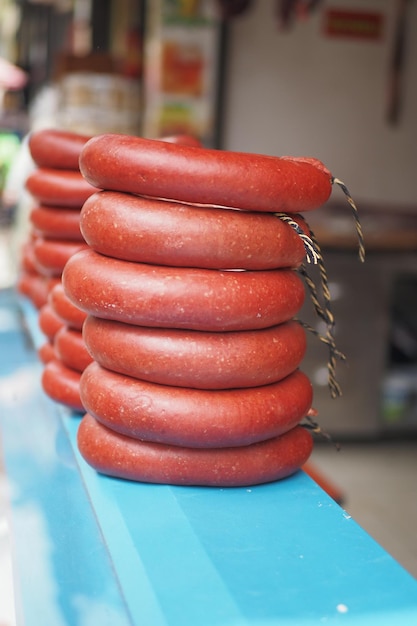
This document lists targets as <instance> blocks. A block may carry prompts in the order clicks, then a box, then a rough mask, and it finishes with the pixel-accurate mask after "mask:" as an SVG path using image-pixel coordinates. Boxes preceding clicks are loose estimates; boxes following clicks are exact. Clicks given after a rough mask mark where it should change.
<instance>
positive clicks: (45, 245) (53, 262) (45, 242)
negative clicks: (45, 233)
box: [33, 237, 88, 276]
mask: <svg viewBox="0 0 417 626" xmlns="http://www.w3.org/2000/svg"><path fill="white" fill-rule="evenodd" d="M87 248H88V246H87V244H86V243H85V242H84V243H83V242H81V241H64V240H63V241H61V240H57V239H45V238H43V237H39V238H38V239H37V240H36V241H35V243H34V246H33V255H34V259H35V263H36V267H37V268H38V271H39V272H40V273H41V274H43V275H44V276H60V275H61V274H62V270H63V269H64V267H65V264H66V262H67V261H68V259H69V258H70V257H72V255H73V254H75V253H76V252H79V251H80V250H85V249H87Z"/></svg>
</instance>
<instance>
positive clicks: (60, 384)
mask: <svg viewBox="0 0 417 626" xmlns="http://www.w3.org/2000/svg"><path fill="white" fill-rule="evenodd" d="M80 378H81V374H80V372H77V371H76V370H73V369H71V368H69V367H67V366H66V365H64V364H63V363H62V361H61V360H60V359H57V358H55V359H51V360H50V361H48V363H46V365H45V367H44V369H43V372H42V379H41V382H42V387H43V390H44V392H45V393H46V394H47V395H48V396H49V397H50V398H51V399H52V400H54V401H55V402H58V403H59V404H63V405H65V406H66V407H68V408H70V409H73V410H74V411H78V412H79V413H82V412H83V411H84V407H83V405H82V402H81V398H80Z"/></svg>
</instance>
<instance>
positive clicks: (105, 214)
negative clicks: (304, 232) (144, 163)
mask: <svg viewBox="0 0 417 626" xmlns="http://www.w3.org/2000/svg"><path fill="white" fill-rule="evenodd" d="M80 226H81V231H82V233H83V236H84V239H85V240H86V241H87V243H88V244H89V245H90V246H91V247H92V248H94V250H97V252H101V253H103V254H107V255H108V256H112V257H115V258H118V259H124V260H126V261H136V262H141V263H154V264H157V265H174V266H177V267H178V266H183V267H200V268H208V269H210V268H211V269H234V268H242V269H251V270H261V269H275V268H278V267H297V266H299V265H300V264H301V263H302V262H303V259H304V257H305V250H304V246H303V243H302V241H301V238H300V237H299V236H298V235H297V233H296V232H295V231H294V230H293V229H292V228H291V227H290V226H289V225H288V224H285V223H284V222H283V221H282V220H280V219H278V218H277V217H276V216H273V215H265V214H260V213H254V212H252V213H249V212H244V211H230V210H227V209H226V210H225V209H219V208H211V207H210V208H209V207H200V208H198V207H193V206H191V205H184V204H180V203H178V202H167V201H161V200H155V199H150V198H140V197H137V196H133V195H130V194H126V193H120V192H114V191H101V192H99V193H96V194H94V195H93V196H91V197H90V198H89V199H88V200H87V201H86V202H85V204H84V206H83V209H82V211H81V217H80Z"/></svg>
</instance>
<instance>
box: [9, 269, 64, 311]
mask: <svg viewBox="0 0 417 626" xmlns="http://www.w3.org/2000/svg"><path fill="white" fill-rule="evenodd" d="M58 280H60V279H59V278H47V277H46V276H40V275H38V276H37V275H36V274H28V273H26V272H22V273H21V275H20V276H19V278H18V281H17V285H16V288H17V291H18V292H19V293H21V294H22V295H24V296H26V297H27V298H28V299H29V300H30V301H31V302H32V304H33V305H34V307H35V308H36V309H40V308H41V307H42V306H43V305H44V304H46V303H47V302H48V295H49V292H50V291H51V289H53V287H54V286H55V285H56V284H57V282H58Z"/></svg>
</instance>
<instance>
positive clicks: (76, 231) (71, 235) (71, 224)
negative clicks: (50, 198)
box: [29, 205, 84, 241]
mask: <svg viewBox="0 0 417 626" xmlns="http://www.w3.org/2000/svg"><path fill="white" fill-rule="evenodd" d="M29 218H30V221H31V222H32V225H33V228H34V229H35V232H36V233H37V234H39V235H41V236H43V237H45V238H50V239H69V240H71V241H84V238H83V236H82V234H81V231H80V211H79V210H77V209H66V208H63V207H49V206H42V205H39V206H37V207H34V208H33V209H32V210H31V212H30V214H29Z"/></svg>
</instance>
